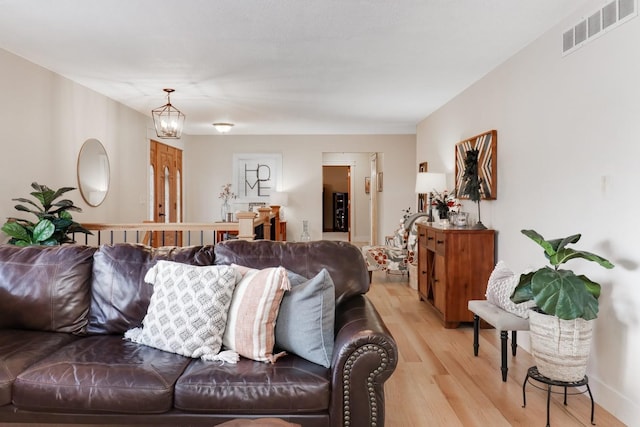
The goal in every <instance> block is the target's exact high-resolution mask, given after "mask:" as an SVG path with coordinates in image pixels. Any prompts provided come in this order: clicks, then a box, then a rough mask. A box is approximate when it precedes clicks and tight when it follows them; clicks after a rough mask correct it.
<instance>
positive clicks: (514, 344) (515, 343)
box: [511, 331, 518, 356]
mask: <svg viewBox="0 0 640 427" xmlns="http://www.w3.org/2000/svg"><path fill="white" fill-rule="evenodd" d="M517 349H518V331H511V354H513V355H514V356H515V355H516V350H517Z"/></svg>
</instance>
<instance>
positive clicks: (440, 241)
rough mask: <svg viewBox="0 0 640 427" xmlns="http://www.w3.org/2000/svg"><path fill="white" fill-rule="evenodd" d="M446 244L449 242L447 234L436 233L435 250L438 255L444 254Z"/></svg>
mask: <svg viewBox="0 0 640 427" xmlns="http://www.w3.org/2000/svg"><path fill="white" fill-rule="evenodd" d="M446 244H447V240H446V238H445V234H444V233H435V238H434V245H435V251H436V253H437V254H438V255H444V249H445V245H446Z"/></svg>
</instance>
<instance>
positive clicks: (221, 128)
mask: <svg viewBox="0 0 640 427" xmlns="http://www.w3.org/2000/svg"><path fill="white" fill-rule="evenodd" d="M213 127H214V128H216V130H217V131H218V132H220V133H227V132H229V131H230V130H231V128H232V127H233V123H214V124H213Z"/></svg>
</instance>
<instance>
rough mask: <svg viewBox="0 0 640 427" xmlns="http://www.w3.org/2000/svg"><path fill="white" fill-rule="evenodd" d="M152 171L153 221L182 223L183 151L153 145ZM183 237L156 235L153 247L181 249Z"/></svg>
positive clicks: (155, 143) (152, 143)
mask: <svg viewBox="0 0 640 427" xmlns="http://www.w3.org/2000/svg"><path fill="white" fill-rule="evenodd" d="M149 160H150V164H151V170H152V171H153V177H154V180H153V181H154V182H153V184H152V185H153V192H152V193H153V195H154V197H153V200H152V203H153V221H154V222H158V223H171V222H182V150H180V149H179V148H176V147H171V146H169V145H166V144H162V143H160V142H158V141H153V140H152V141H151V149H150V159H149ZM181 245H182V233H178V232H173V231H172V232H165V233H162V232H155V233H154V235H153V246H156V247H157V246H181Z"/></svg>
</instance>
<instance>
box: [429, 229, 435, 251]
mask: <svg viewBox="0 0 640 427" xmlns="http://www.w3.org/2000/svg"><path fill="white" fill-rule="evenodd" d="M427 248H428V249H431V250H432V251H435V250H436V231H435V230H432V229H430V228H427Z"/></svg>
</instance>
